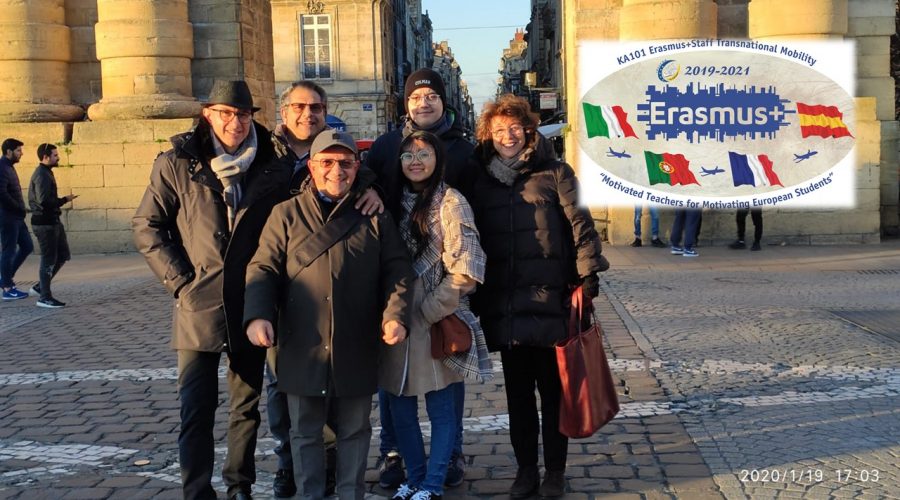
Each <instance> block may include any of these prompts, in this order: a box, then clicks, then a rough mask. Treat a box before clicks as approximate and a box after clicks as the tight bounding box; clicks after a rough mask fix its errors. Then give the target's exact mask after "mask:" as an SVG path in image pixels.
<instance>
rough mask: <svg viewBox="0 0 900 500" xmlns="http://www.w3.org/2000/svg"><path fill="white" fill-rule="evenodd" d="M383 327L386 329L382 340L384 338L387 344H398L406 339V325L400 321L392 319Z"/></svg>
mask: <svg viewBox="0 0 900 500" xmlns="http://www.w3.org/2000/svg"><path fill="white" fill-rule="evenodd" d="M382 328H383V330H384V335H382V336H381V340H383V341H384V343H385V344H387V345H397V344H399V343H400V342H403V341H404V340H406V327H405V326H403V324H402V323H400V322H399V321H397V320H395V319H392V320H390V321H388V322H387V323H385V324H384V327H382Z"/></svg>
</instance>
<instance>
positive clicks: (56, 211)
mask: <svg viewBox="0 0 900 500" xmlns="http://www.w3.org/2000/svg"><path fill="white" fill-rule="evenodd" d="M37 156H38V159H39V160H40V163H39V164H38V166H37V168H36V169H35V170H34V174H32V176H31V182H30V183H29V184H28V206H29V207H30V208H31V229H32V230H33V231H34V236H35V237H36V238H37V240H38V246H39V247H40V249H41V265H40V268H39V271H38V278H39V281H38V284H36V285H34V286H33V287H31V290H30V293H31V294H32V295H36V296H38V297H39V298H38V301H37V306H38V307H46V308H51V309H58V308H60V307H65V305H66V304H65V303H64V302H60V301H59V300H56V298H55V297H53V293H52V292H51V291H50V282H51V281H52V280H53V277H54V276H56V273H58V272H59V270H60V269H61V268H62V266H63V264H65V263H66V262H67V261H68V260H69V259H71V257H72V256H71V254H70V253H69V242H68V240H67V239H66V230H65V228H63V225H62V221H61V220H60V215H62V206H63V205H65V204H66V203H69V202H70V201H72V200H74V199H75V198H77V197H78V195H75V194H68V195H66V196H63V197H60V196H59V192H58V190H57V187H56V176H54V175H53V169H54V168H56V166H57V165H59V151H58V150H57V148H56V146H54V145H53V144H41V145H40V146H38V148H37Z"/></svg>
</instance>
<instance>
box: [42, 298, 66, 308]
mask: <svg viewBox="0 0 900 500" xmlns="http://www.w3.org/2000/svg"><path fill="white" fill-rule="evenodd" d="M35 305H36V306H38V307H46V308H48V309H59V308H61V307H66V303H65V302H60V301H58V300H56V299H54V298H53V297H50V298H49V299H38V301H37V302H35Z"/></svg>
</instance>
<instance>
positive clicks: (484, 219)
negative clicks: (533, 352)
mask: <svg viewBox="0 0 900 500" xmlns="http://www.w3.org/2000/svg"><path fill="white" fill-rule="evenodd" d="M538 142H539V144H538V147H537V148H536V151H535V152H534V153H533V154H532V155H531V158H530V159H529V161H528V162H527V163H526V164H525V166H524V167H523V168H522V169H521V171H520V174H519V176H518V177H517V178H516V179H515V181H514V183H513V185H512V186H507V185H505V184H503V183H501V182H500V181H498V180H497V179H496V178H494V177H493V176H492V175H491V174H490V173H489V172H488V170H487V163H488V160H486V159H483V154H484V151H483V149H482V148H483V146H482V145H479V146H478V147H477V148H476V150H475V158H476V160H475V161H476V163H477V164H478V166H477V168H476V169H475V173H474V180H473V186H472V192H471V194H470V197H469V202H470V203H471V205H472V208H473V210H474V212H475V223H476V225H477V226H478V230H479V231H480V232H481V245H482V246H483V247H484V251H485V253H486V254H487V272H486V276H485V280H484V284H483V285H479V287H478V289H477V291H476V293H475V297H474V301H473V303H472V306H473V307H472V309H473V310H474V311H475V312H476V313H477V314H478V315H479V316H480V317H481V325H482V327H483V328H484V333H485V337H486V339H487V343H488V348H489V349H490V350H491V351H496V350H500V349H507V348H509V347H512V346H514V345H530V346H542V347H549V346H552V345H554V344H555V343H556V342H558V341H560V340H562V339H564V338H565V337H566V334H567V333H566V322H567V321H568V306H567V302H568V301H569V297H570V293H571V291H572V289H573V288H574V287H575V286H577V285H578V284H579V283H580V278H582V277H585V276H588V275H590V274H592V273H596V272H600V271H605V270H606V269H607V268H609V263H608V262H607V261H606V258H605V257H603V255H601V248H600V238H599V236H598V235H597V231H596V230H595V229H594V222H593V220H592V219H591V216H590V213H589V212H588V211H587V210H586V209H584V208H580V207H579V206H578V179H577V178H576V177H575V172H574V171H573V170H572V167H570V166H569V165H567V164H566V163H563V162H560V161H558V160H556V159H555V158H554V157H553V152H552V148H548V147H547V146H548V143H547V140H546V139H544V138H543V137H539V139H538Z"/></svg>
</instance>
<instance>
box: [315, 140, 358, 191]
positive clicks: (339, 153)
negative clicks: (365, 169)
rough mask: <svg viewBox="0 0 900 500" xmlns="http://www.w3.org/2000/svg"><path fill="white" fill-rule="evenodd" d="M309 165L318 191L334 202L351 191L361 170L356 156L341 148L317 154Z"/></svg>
mask: <svg viewBox="0 0 900 500" xmlns="http://www.w3.org/2000/svg"><path fill="white" fill-rule="evenodd" d="M329 164H330V165H329ZM309 165H310V167H312V168H311V169H310V173H311V174H312V178H313V182H315V183H316V189H318V190H319V192H320V193H322V194H324V195H325V196H327V197H329V198H331V199H332V200H337V199H340V198H343V197H344V195H346V194H347V193H348V192H349V191H350V186H352V185H353V181H354V180H356V172H357V171H358V170H359V161H357V159H356V155H354V154H353V153H352V152H351V151H349V150H347V149H345V148H342V147H340V146H333V147H330V148H328V149H326V150H324V151H322V152H320V153H317V154H316V156H314V157H312V158H311V159H310V160H309Z"/></svg>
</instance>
